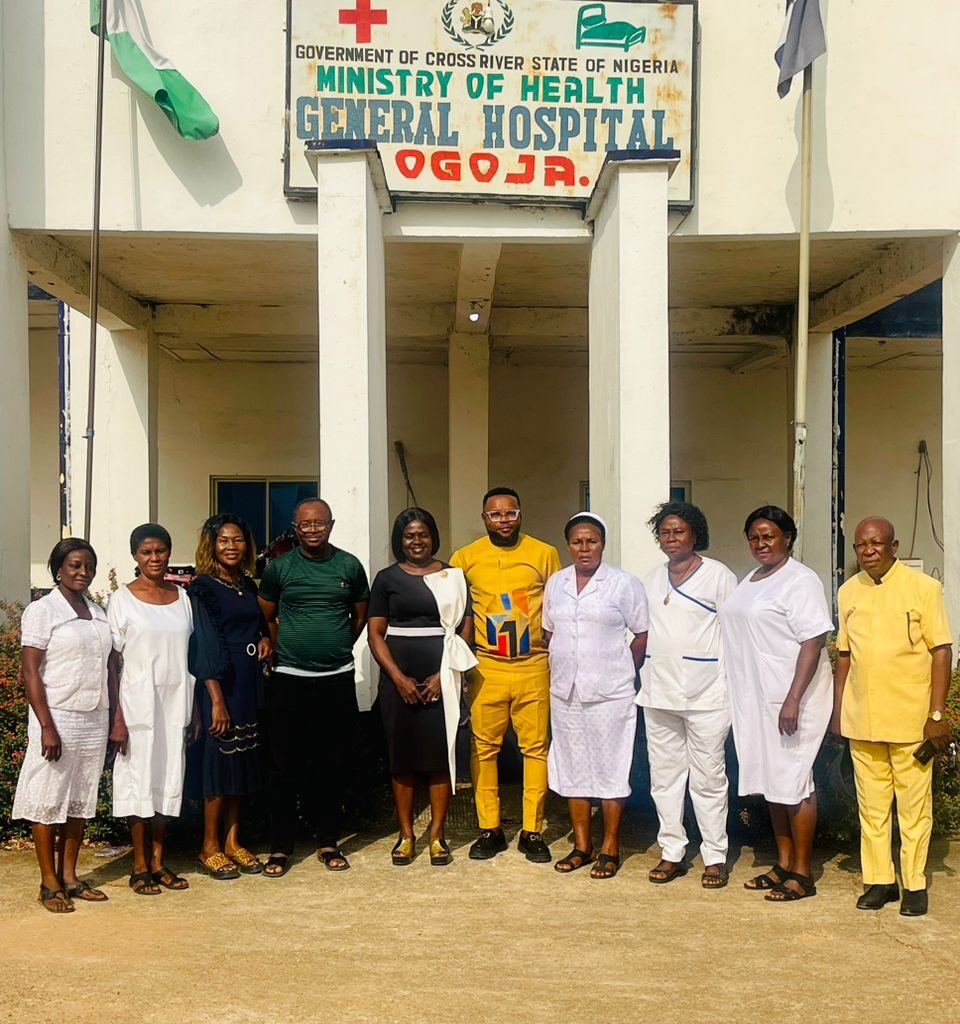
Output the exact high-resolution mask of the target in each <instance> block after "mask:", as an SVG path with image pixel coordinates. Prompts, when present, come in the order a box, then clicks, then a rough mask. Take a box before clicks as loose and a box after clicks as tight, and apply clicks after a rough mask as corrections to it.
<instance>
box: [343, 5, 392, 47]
mask: <svg viewBox="0 0 960 1024" xmlns="http://www.w3.org/2000/svg"><path fill="white" fill-rule="evenodd" d="M386 23H387V12H386V11H372V10H370V0H357V6H356V8H355V9H354V10H350V8H349V7H347V8H344V9H342V10H341V11H340V24H341V25H353V26H354V27H355V28H356V32H357V42H358V43H369V42H370V26H371V25H386Z"/></svg>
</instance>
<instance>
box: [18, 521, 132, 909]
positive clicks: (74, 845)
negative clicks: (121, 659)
mask: <svg viewBox="0 0 960 1024" xmlns="http://www.w3.org/2000/svg"><path fill="white" fill-rule="evenodd" d="M48 564H49V567H50V574H51V575H52V576H53V582H54V588H53V590H51V591H50V593H49V594H47V596H46V597H42V598H40V600H39V601H34V602H33V603H32V604H29V605H27V607H26V608H25V609H24V612H23V617H22V618H21V620H20V626H21V633H22V640H21V642H22V644H23V681H24V686H25V688H26V691H27V700H28V701H29V702H30V712H29V719H28V723H27V736H28V744H27V751H26V754H25V755H24V758H23V765H22V766H21V768H20V777H19V779H18V780H17V792H16V796H15V797H14V801H13V814H12V817H13V818H25V819H26V820H27V821H29V822H31V823H32V825H33V842H34V846H35V849H36V853H37V862H38V863H39V865H40V896H39V900H40V903H41V904H42V906H43V907H44V908H45V909H46V910H49V911H51V912H52V913H55V914H65V913H71V912H72V911H73V910H74V909H75V908H74V905H73V900H75V899H82V900H86V901H88V902H91V903H101V902H103V901H104V900H106V898H107V896H106V893H103V892H101V891H100V890H99V889H94V888H92V887H91V886H90V884H89V883H87V882H82V881H81V880H80V879H79V878H77V856H78V854H79V852H80V844H81V842H82V841H83V829H84V824H85V821H86V819H87V818H92V817H94V816H95V815H96V813H97V790H98V788H99V785H100V775H101V773H102V772H103V760H104V755H105V754H106V750H107V733H108V731H109V728H110V723H109V718H110V711H111V708H110V692H111V689H112V687H110V686H108V674H109V675H110V676H112V677H113V678H115V675H116V655H115V654H114V653H113V643H112V641H111V639H110V626H109V625H108V624H107V617H106V615H105V614H104V612H103V610H102V609H101V608H99V607H98V606H97V605H96V604H94V603H93V602H92V601H91V600H90V599H89V598H87V597H86V591H87V589H88V588H89V587H90V584H91V583H92V582H93V578H94V576H95V575H96V572H97V556H96V553H95V552H94V550H93V548H92V547H91V546H90V545H89V544H88V543H87V542H86V541H85V540H80V539H79V538H77V537H68V538H66V539H65V540H62V541H60V543H59V544H57V545H56V547H55V548H54V549H53V551H52V552H51V553H50V561H49V563H48Z"/></svg>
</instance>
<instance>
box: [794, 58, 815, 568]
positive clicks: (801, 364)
mask: <svg viewBox="0 0 960 1024" xmlns="http://www.w3.org/2000/svg"><path fill="white" fill-rule="evenodd" d="M812 86H813V63H812V62H811V63H810V64H808V65H807V66H806V67H805V68H804V69H803V103H802V108H801V115H800V117H801V121H800V133H801V134H800V275H799V285H798V288H797V338H796V368H795V381H794V403H793V438H794V440H793V518H794V520H795V521H796V524H797V530H798V532H799V535H798V537H797V541H796V544H795V546H794V555H795V556H796V558H797V559H799V560H801V561H802V559H803V501H804V489H805V487H806V455H807V453H806V446H807V351H808V343H809V333H810V136H811V123H812V109H813V102H812Z"/></svg>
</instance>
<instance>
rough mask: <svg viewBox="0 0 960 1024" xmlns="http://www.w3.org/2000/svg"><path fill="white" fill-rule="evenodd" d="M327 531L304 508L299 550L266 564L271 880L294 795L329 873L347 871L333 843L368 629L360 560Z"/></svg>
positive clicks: (286, 840) (317, 511)
mask: <svg viewBox="0 0 960 1024" xmlns="http://www.w3.org/2000/svg"><path fill="white" fill-rule="evenodd" d="M333 524H334V519H333V515H332V513H331V511H330V506H329V505H328V504H327V503H326V502H325V501H322V500H321V499H319V498H308V499H305V500H304V501H301V502H300V503H299V504H298V505H297V507H296V508H295V509H294V512H293V526H294V529H295V530H296V531H297V539H298V540H299V545H298V546H297V547H296V548H294V549H293V550H292V551H288V552H287V554H285V555H281V556H280V557H279V558H275V559H274V560H273V561H272V562H270V564H269V565H268V566H267V567H266V569H265V570H264V573H263V579H262V580H261V582H260V606H261V608H262V609H263V614H264V617H265V618H266V620H267V622H268V624H269V625H270V629H271V632H272V633H273V635H274V648H275V650H276V668H275V670H274V673H273V675H272V676H271V678H270V682H269V684H268V685H267V727H268V737H269V748H270V850H271V856H270V859H269V861H268V862H267V865H266V867H265V869H264V873H265V874H267V875H268V876H275V877H279V876H280V875H283V874H285V873H286V870H287V866H288V862H289V858H290V856H291V854H292V853H293V847H294V842H295V839H296V829H297V797H298V795H299V797H300V799H301V801H302V802H303V803H304V805H305V808H306V809H307V810H308V812H309V813H312V814H313V816H314V820H315V825H316V836H317V852H318V855H319V857H320V859H321V860H322V861H323V863H324V864H325V866H326V867H327V868H328V869H329V870H331V871H345V870H346V869H347V868H348V867H349V866H350V865H349V863H348V862H347V859H346V858H345V857H344V856H343V854H342V853H341V852H340V850H339V849H338V847H337V842H338V840H339V838H340V832H341V828H342V824H343V821H342V816H343V793H344V784H345V782H346V777H347V775H348V774H349V769H348V764H349V760H350V753H351V748H352V744H353V739H354V737H355V734H356V726H357V717H358V715H359V711H358V709H357V692H356V684H355V680H354V665H353V645H354V643H355V642H356V640H357V638H358V637H359V636H360V634H361V633H362V632H363V628H364V626H365V625H366V622H367V598H368V597H369V596H370V590H369V587H368V585H367V574H366V573H365V572H364V569H363V566H362V565H361V564H360V561H359V559H358V558H356V557H355V556H354V555H351V554H350V553H349V552H347V551H342V550H341V549H340V548H335V547H334V546H333V545H332V544H331V543H330V534H331V532H332V530H333Z"/></svg>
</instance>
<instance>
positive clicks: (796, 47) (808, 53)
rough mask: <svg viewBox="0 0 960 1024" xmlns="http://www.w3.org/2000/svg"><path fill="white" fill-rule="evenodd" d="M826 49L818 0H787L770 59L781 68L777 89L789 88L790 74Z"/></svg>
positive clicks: (810, 61) (781, 90) (798, 70)
mask: <svg viewBox="0 0 960 1024" xmlns="http://www.w3.org/2000/svg"><path fill="white" fill-rule="evenodd" d="M826 52H827V40H826V38H825V36H824V34H823V22H822V21H821V20H820V0H787V16H786V20H785V21H784V23H783V32H781V33H780V41H779V42H778V43H777V48H776V50H775V51H774V54H773V59H774V60H775V61H776V62H777V66H778V67H779V68H780V78H779V79H778V81H777V92H778V93H779V95H780V97H781V98H782V97H784V96H786V95H787V93H788V92H789V91H790V84H791V82H792V81H793V76H794V75H796V74H799V73H800V72H801V71H803V69H804V68H805V67H808V66H809V65H810V64H812V63H813V62H814V61H815V60H816V59H817V57H819V56H821V55H822V54H824V53H826Z"/></svg>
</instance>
